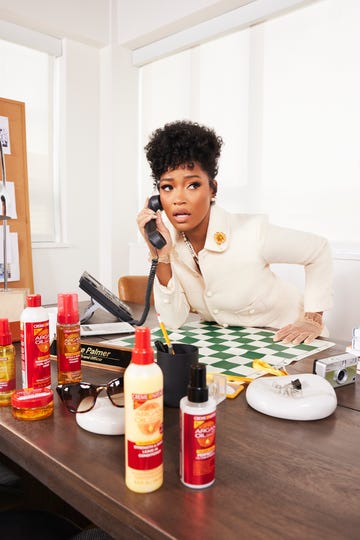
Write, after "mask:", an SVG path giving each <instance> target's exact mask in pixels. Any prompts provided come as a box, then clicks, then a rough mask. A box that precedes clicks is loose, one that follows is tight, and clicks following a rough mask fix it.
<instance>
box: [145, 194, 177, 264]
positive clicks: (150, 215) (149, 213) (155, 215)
mask: <svg viewBox="0 0 360 540" xmlns="http://www.w3.org/2000/svg"><path fill="white" fill-rule="evenodd" d="M148 202H149V199H146V202H145V206H144V208H143V209H142V210H140V212H139V213H138V215H137V218H136V221H137V224H138V227H139V230H140V232H141V234H142V236H143V237H144V238H145V241H146V243H147V245H148V246H149V250H150V255H151V257H156V258H157V257H167V256H169V255H170V251H171V249H172V240H171V236H170V232H169V230H168V228H167V227H166V226H165V225H164V222H163V220H162V217H161V212H160V210H158V211H157V212H154V211H153V210H151V209H150V208H149V207H148ZM152 219H154V220H155V222H156V228H157V229H158V231H159V233H161V234H162V235H163V237H164V238H165V240H166V244H165V246H164V247H163V248H162V249H159V250H157V249H156V248H155V247H154V246H153V245H152V244H151V242H149V239H148V237H147V234H146V231H145V225H146V223H149V221H151V220H152Z"/></svg>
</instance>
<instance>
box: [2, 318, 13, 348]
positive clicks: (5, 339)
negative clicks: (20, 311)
mask: <svg viewBox="0 0 360 540" xmlns="http://www.w3.org/2000/svg"><path fill="white" fill-rule="evenodd" d="M11 341H12V340H11V332H10V325H9V321H8V319H0V345H1V346H2V347H6V345H10V344H11Z"/></svg>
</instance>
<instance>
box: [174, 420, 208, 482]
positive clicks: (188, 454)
mask: <svg viewBox="0 0 360 540" xmlns="http://www.w3.org/2000/svg"><path fill="white" fill-rule="evenodd" d="M181 428H182V431H183V432H182V436H183V445H182V449H181V452H182V456H181V476H182V480H183V482H184V483H185V484H190V485H193V486H202V485H207V484H211V482H213V480H214V478H215V433H216V411H213V412H212V413H209V414H202V415H192V414H187V413H184V414H183V419H182V426H181Z"/></svg>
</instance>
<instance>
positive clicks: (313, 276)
mask: <svg viewBox="0 0 360 540" xmlns="http://www.w3.org/2000/svg"><path fill="white" fill-rule="evenodd" d="M221 146H222V139H221V138H220V137H218V136H217V135H216V133H215V132H214V131H213V130H211V129H209V128H207V127H205V126H201V125H199V124H197V123H193V122H189V121H179V122H173V123H170V124H166V125H165V126H164V127H163V128H161V129H158V130H156V131H155V132H154V133H153V134H152V136H151V137H150V140H149V142H148V144H147V146H146V147H145V150H146V156H147V159H148V161H149V164H150V166H151V170H152V176H153V178H154V180H155V185H156V187H157V188H158V190H159V193H160V200H161V204H162V207H163V209H164V214H165V215H163V214H162V213H161V212H160V211H158V212H154V211H153V210H151V209H150V208H148V206H147V202H146V206H145V207H144V208H143V209H142V210H141V211H140V213H139V214H138V217H137V223H138V226H139V229H140V231H141V233H142V235H143V236H144V238H145V240H146V241H147V243H148V246H149V250H150V255H151V257H152V258H158V266H157V273H156V280H155V284H154V296H155V305H156V309H157V310H158V311H159V312H160V313H161V317H162V319H163V321H164V323H165V324H166V325H167V326H168V327H169V328H177V327H179V326H181V325H182V324H184V322H185V321H186V318H187V316H188V314H189V312H190V311H192V312H196V313H198V314H199V315H200V316H201V318H202V319H203V320H206V321H215V322H217V323H218V324H220V325H224V326H227V325H231V326H253V327H273V328H276V329H279V330H278V332H277V333H276V334H275V336H274V341H283V342H284V343H294V344H299V343H301V342H305V343H310V342H311V341H312V340H313V339H315V338H316V337H318V336H319V335H321V333H324V325H323V322H322V314H323V311H325V310H327V309H330V307H331V305H332V258H331V252H330V249H329V245H328V242H327V241H326V240H325V239H324V238H321V237H319V236H316V235H313V234H310V233H305V232H300V231H295V230H291V229H286V228H282V227H276V226H274V225H270V224H269V223H268V221H267V219H266V217H265V216H263V215H248V214H230V213H228V212H226V211H225V210H223V209H221V208H219V207H218V206H217V205H216V204H215V198H216V192H217V181H216V176H217V172H218V159H219V157H220V150H221ZM150 220H155V221H156V226H157V228H158V231H159V232H160V233H161V234H162V235H163V236H164V238H165V239H166V245H165V246H164V247H163V248H161V249H159V250H156V249H155V248H154V247H153V246H152V245H151V244H150V242H149V241H148V240H147V236H146V233H145V224H146V223H148V222H149V221H150ZM273 263H291V264H301V265H303V266H304V270H305V291H304V295H303V296H302V295H301V294H300V292H299V291H298V290H297V289H296V288H295V287H294V286H293V285H291V284H288V283H285V282H283V281H282V280H280V279H279V278H278V277H277V276H276V275H275V274H274V273H273V272H272V270H271V268H270V265H271V264H273Z"/></svg>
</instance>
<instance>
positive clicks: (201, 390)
mask: <svg viewBox="0 0 360 540" xmlns="http://www.w3.org/2000/svg"><path fill="white" fill-rule="evenodd" d="M187 397H188V400H189V401H192V402H194V403H203V402H204V401H207V400H208V399H209V388H208V386H207V384H206V364H201V363H200V364H192V365H191V366H190V382H189V386H188V393H187Z"/></svg>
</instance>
